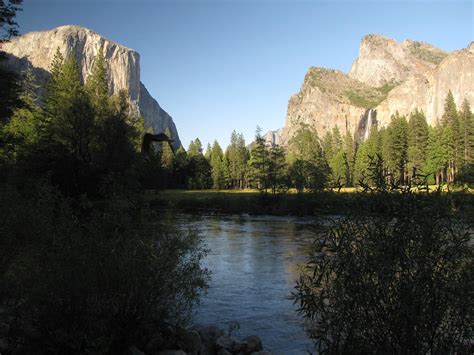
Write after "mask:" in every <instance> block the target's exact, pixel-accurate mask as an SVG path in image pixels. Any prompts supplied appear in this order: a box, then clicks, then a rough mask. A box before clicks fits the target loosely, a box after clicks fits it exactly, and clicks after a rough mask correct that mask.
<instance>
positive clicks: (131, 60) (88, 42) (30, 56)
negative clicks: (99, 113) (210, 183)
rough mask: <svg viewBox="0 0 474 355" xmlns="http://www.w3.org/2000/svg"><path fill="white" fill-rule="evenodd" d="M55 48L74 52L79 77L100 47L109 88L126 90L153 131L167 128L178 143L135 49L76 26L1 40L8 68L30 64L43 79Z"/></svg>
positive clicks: (173, 129)
mask: <svg viewBox="0 0 474 355" xmlns="http://www.w3.org/2000/svg"><path fill="white" fill-rule="evenodd" d="M57 48H59V50H60V52H61V53H62V54H63V56H64V57H67V56H69V55H74V57H75V59H76V61H77V63H78V65H79V68H80V69H81V72H82V76H83V79H87V76H88V75H89V74H90V71H91V68H92V66H93V64H94V60H95V57H96V55H97V53H98V51H99V49H100V48H101V49H102V51H103V53H104V56H105V58H106V59H107V69H108V79H109V90H110V92H111V93H112V94H117V93H118V92H119V91H120V90H122V89H124V90H126V91H127V92H128V95H129V97H130V101H131V103H132V107H133V109H134V110H135V111H136V113H137V114H140V115H141V116H142V117H143V118H144V120H145V125H146V126H147V127H150V128H152V129H153V131H154V132H155V133H159V132H164V131H165V130H166V128H169V130H170V132H171V135H172V137H173V139H174V146H175V148H179V147H180V146H181V142H180V140H179V136H178V132H177V130H176V126H175V124H174V122H173V119H172V118H171V116H170V115H169V114H168V113H167V112H166V111H165V110H163V109H162V108H161V107H160V105H159V104H158V102H157V101H156V100H155V99H154V98H153V97H152V96H151V95H150V94H149V93H148V90H147V89H146V88H145V86H144V85H143V83H142V82H141V81H140V55H139V54H138V53H137V52H136V51H134V50H132V49H129V48H127V47H125V46H122V45H120V44H118V43H116V42H113V41H111V40H109V39H106V38H104V37H103V36H101V35H99V34H98V33H96V32H94V31H91V30H89V29H86V28H83V27H79V26H61V27H57V28H55V29H52V30H49V31H42V32H30V33H27V34H25V35H22V36H19V37H15V38H13V39H12V40H11V41H10V42H8V43H3V44H2V47H1V50H2V51H4V52H6V54H7V58H8V60H7V65H8V66H9V67H10V68H12V69H14V70H16V71H19V72H20V71H23V70H25V69H26V68H27V67H28V66H31V67H32V69H33V72H34V74H35V75H36V77H37V79H38V80H39V81H42V82H44V81H45V80H46V79H47V77H48V69H49V66H50V64H51V61H52V59H53V57H54V54H55V53H56V50H57Z"/></svg>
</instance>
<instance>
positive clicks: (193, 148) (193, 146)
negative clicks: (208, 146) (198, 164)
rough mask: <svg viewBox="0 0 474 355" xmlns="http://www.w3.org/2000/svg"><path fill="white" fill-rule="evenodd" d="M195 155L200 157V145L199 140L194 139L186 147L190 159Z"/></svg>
mask: <svg viewBox="0 0 474 355" xmlns="http://www.w3.org/2000/svg"><path fill="white" fill-rule="evenodd" d="M197 155H202V143H201V141H200V140H199V138H196V139H195V140H193V141H191V143H189V147H188V156H189V158H192V157H194V156H197Z"/></svg>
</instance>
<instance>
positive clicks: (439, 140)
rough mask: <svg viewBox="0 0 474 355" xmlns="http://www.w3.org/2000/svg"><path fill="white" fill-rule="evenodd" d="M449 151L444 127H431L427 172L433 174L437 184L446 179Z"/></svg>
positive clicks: (425, 170)
mask: <svg viewBox="0 0 474 355" xmlns="http://www.w3.org/2000/svg"><path fill="white" fill-rule="evenodd" d="M447 159H448V158H447V152H446V149H445V145H444V144H443V127H442V126H437V127H429V135H428V145H427V154H426V164H425V167H424V169H423V171H424V172H425V173H429V174H432V176H433V181H432V182H434V183H435V184H437V185H440V184H442V183H443V182H444V181H445V175H446V162H447Z"/></svg>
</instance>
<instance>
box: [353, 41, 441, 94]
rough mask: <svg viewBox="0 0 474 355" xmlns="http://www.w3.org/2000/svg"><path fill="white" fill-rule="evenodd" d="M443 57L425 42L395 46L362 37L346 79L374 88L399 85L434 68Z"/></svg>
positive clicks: (392, 42) (396, 44) (410, 42)
mask: <svg viewBox="0 0 474 355" xmlns="http://www.w3.org/2000/svg"><path fill="white" fill-rule="evenodd" d="M445 56H446V53H445V52H443V51H442V50H440V49H438V48H436V47H433V46H431V45H429V44H427V43H423V42H415V41H411V40H406V41H404V42H403V43H398V42H397V41H395V40H393V39H391V38H388V37H384V36H380V35H368V36H365V37H364V38H362V41H361V43H360V48H359V57H358V58H357V59H356V60H355V61H354V63H353V64H352V68H351V71H350V72H349V77H350V78H352V79H357V80H359V81H362V82H363V83H366V84H368V85H370V86H373V87H380V86H383V85H384V84H386V83H400V82H403V81H405V80H406V79H408V78H409V77H410V76H411V75H413V74H417V73H422V72H424V71H425V70H427V69H430V68H434V67H435V66H436V65H437V64H439V62H440V60H441V59H442V58H444V57H445Z"/></svg>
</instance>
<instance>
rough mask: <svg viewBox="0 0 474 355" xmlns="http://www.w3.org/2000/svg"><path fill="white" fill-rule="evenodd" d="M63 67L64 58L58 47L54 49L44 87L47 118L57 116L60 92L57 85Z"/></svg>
mask: <svg viewBox="0 0 474 355" xmlns="http://www.w3.org/2000/svg"><path fill="white" fill-rule="evenodd" d="M63 66H64V57H63V55H62V54H61V51H60V50H59V47H58V48H56V53H55V54H54V57H53V60H52V62H51V65H50V67H49V73H50V76H49V81H48V84H47V86H46V89H47V91H46V112H47V116H48V118H51V117H52V116H55V115H57V114H58V105H59V103H58V100H59V97H60V90H61V88H60V87H59V85H60V82H61V77H62V74H63Z"/></svg>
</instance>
